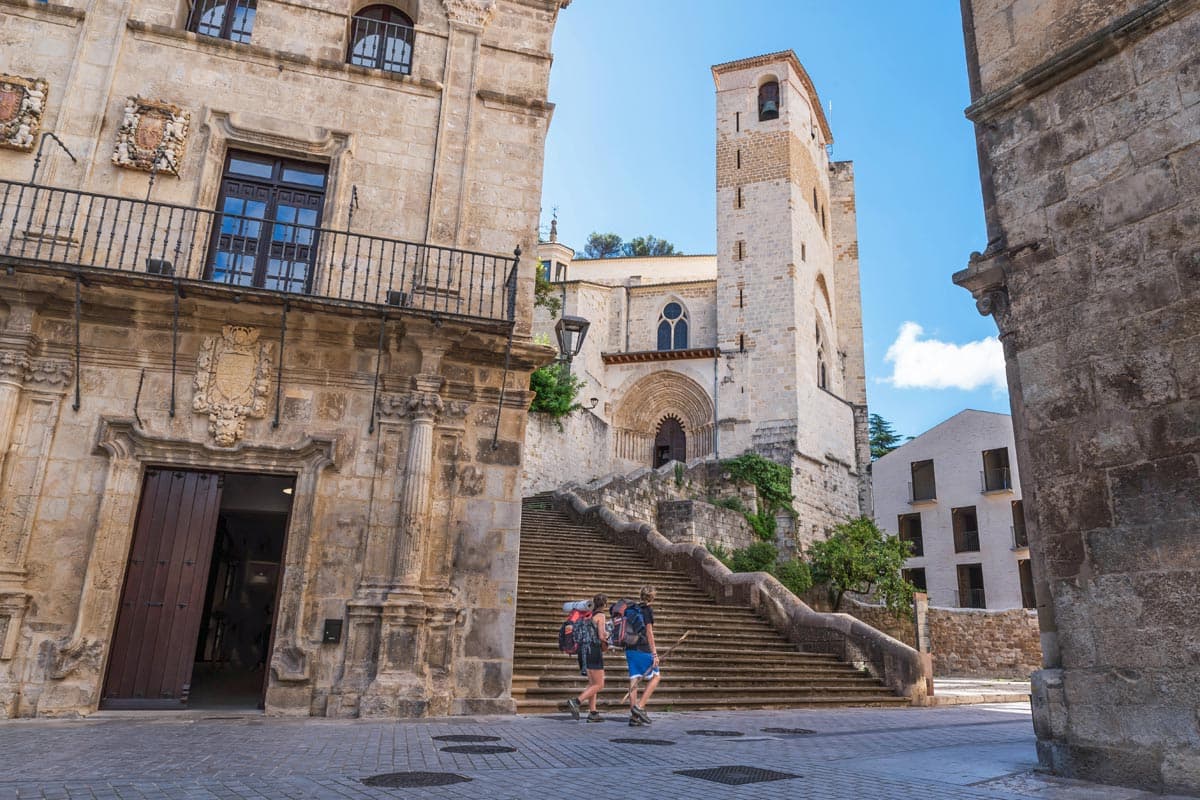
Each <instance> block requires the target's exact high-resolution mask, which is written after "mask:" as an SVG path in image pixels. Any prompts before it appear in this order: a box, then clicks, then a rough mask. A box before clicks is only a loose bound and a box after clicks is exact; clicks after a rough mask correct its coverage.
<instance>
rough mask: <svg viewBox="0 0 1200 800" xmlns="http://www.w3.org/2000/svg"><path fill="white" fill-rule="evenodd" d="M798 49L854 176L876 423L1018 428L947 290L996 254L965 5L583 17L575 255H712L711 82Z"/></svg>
mask: <svg viewBox="0 0 1200 800" xmlns="http://www.w3.org/2000/svg"><path fill="white" fill-rule="evenodd" d="M788 48H791V49H794V50H795V51H796V53H797V55H799V57H800V60H801V62H802V63H803V64H804V66H805V68H806V69H807V70H808V73H809V74H810V75H811V76H812V79H813V82H814V83H815V84H816V87H817V91H818V92H819V93H820V95H821V101H822V103H823V104H824V106H825V109H826V111H827V113H828V114H829V117H830V124H831V126H832V128H833V134H834V139H835V144H834V146H833V156H834V158H835V159H836V160H851V161H854V162H855V174H856V177H857V187H858V226H859V245H860V257H861V270H862V286H863V312H864V328H865V331H864V336H865V349H866V357H867V381H868V387H867V391H868V400H869V403H870V406H871V410H872V411H873V412H876V413H879V414H882V415H883V416H884V417H886V418H888V419H889V420H891V421H892V422H893V423H894V424H895V426H896V428H897V430H898V431H900V432H901V433H906V434H914V435H915V434H918V433H921V432H923V431H925V430H927V429H928V428H931V427H933V426H934V425H936V424H937V423H938V422H940V421H942V420H943V419H946V418H947V417H949V416H951V415H953V414H954V413H956V412H958V411H960V410H962V409H963V408H978V409H984V410H989V411H1002V412H1005V413H1007V412H1008V410H1009V408H1008V396H1007V393H1006V392H1005V391H1004V390H1003V388H1001V387H1002V386H1003V376H1002V372H1001V369H1002V367H1001V365H1000V363H999V359H998V355H997V354H998V349H999V345H998V344H997V343H996V342H995V341H994V337H995V334H996V329H995V325H994V324H993V323H992V321H991V320H990V319H988V318H984V317H981V316H979V314H978V313H977V312H976V311H975V304H974V302H973V301H972V299H971V297H970V295H969V293H967V292H966V291H965V290H963V289H960V288H958V287H957V286H955V285H954V284H953V283H951V281H950V276H951V274H952V273H953V272H955V271H956V270H959V269H962V268H963V267H964V266H965V265H966V263H967V258H968V256H969V255H970V253H971V251H973V250H982V249H983V248H984V246H985V244H986V239H987V237H986V234H985V228H984V221H983V209H982V201H981V199H980V193H979V177H978V167H977V162H976V155H975V144H974V134H973V132H972V126H971V125H970V123H969V122H968V121H967V120H966V119H965V118H964V117H963V109H964V108H965V107H966V106H967V104H968V102H969V93H968V88H967V75H966V66H965V64H966V62H965V60H964V56H963V42H962V23H961V20H960V18H959V13H958V9H957V4H956V3H954V4H951V3H942V2H929V1H928V0H921V2H917V3H895V2H891V1H890V0H843V2H838V3H817V2H809V0H738V2H730V1H729V0H720V1H718V0H693V2H685V0H575V2H574V3H572V4H571V6H570V7H569V8H567V9H566V10H565V11H563V12H562V15H561V17H560V21H559V26H558V30H557V33H556V35H555V40H554V52H555V61H554V68H553V71H552V77H551V82H550V99H551V100H552V101H553V102H555V103H557V105H558V108H557V110H556V111H555V114H554V120H553V123H552V124H551V126H550V137H549V140H548V142H547V147H546V173H545V186H544V189H543V195H542V204H543V216H544V221H545V222H547V223H548V222H549V219H550V211H551V209H552V208H553V207H556V206H557V208H558V215H559V238H560V240H561V241H563V242H564V243H565V244H568V245H570V246H573V247H575V248H577V249H580V250H582V248H583V245H584V243H585V241H586V239H587V235H588V234H589V233H590V232H592V231H594V230H598V231H605V232H607V231H612V232H614V233H618V234H620V235H622V236H624V237H625V238H626V239H629V238H632V237H633V236H637V235H645V234H654V235H655V236H659V237H661V238H665V239H668V240H670V241H672V242H674V243H675V244H676V245H677V246H678V247H679V248H681V249H682V250H683V251H684V252H686V253H711V252H713V251H714V246H715V244H714V243H715V237H716V233H715V230H716V208H715V189H714V184H715V175H714V172H715V167H714V148H715V131H714V89H713V82H712V75H711V73H710V71H709V67H710V66H711V65H713V64H717V63H721V62H723V61H731V60H734V59H738V58H746V57H750V56H754V55H759V54H762V53H770V52H774V51H777V50H786V49H788ZM906 323H911V324H910V325H907V327H906ZM913 325H916V326H920V330H919V331H918V329H917V328H914V327H913ZM902 329H903V330H902ZM985 340H988V341H985ZM889 350H891V352H892V355H893V356H894V359H893V360H892V361H888V360H887V355H888V353H889ZM889 381H890V382H889ZM901 384H908V385H904V386H902V385H901ZM972 385H975V386H976V388H957V387H969V386H972ZM932 387H944V388H932Z"/></svg>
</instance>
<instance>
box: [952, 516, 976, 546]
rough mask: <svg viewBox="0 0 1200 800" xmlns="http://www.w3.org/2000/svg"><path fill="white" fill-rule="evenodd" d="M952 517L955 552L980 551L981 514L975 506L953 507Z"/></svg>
mask: <svg viewBox="0 0 1200 800" xmlns="http://www.w3.org/2000/svg"><path fill="white" fill-rule="evenodd" d="M950 517H951V519H952V520H953V521H954V552H956V553H977V552H979V516H978V515H977V514H976V513H975V506H966V507H964V508H956V509H953V510H952V511H951V512H950Z"/></svg>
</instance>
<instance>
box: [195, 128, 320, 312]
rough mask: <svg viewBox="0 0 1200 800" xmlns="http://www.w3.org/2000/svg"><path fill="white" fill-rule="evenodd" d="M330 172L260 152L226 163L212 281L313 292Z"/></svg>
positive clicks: (211, 252) (212, 252)
mask: <svg viewBox="0 0 1200 800" xmlns="http://www.w3.org/2000/svg"><path fill="white" fill-rule="evenodd" d="M325 180H326V170H325V167H324V166H323V165H321V164H308V163H305V162H302V161H292V160H290V159H284V158H274V157H271V156H262V155H258V154H256V153H242V152H237V151H232V152H230V154H229V157H228V159H227V160H226V165H225V174H224V175H223V177H222V180H221V195H220V199H219V201H218V209H219V210H220V214H221V216H220V218H219V221H218V223H217V227H216V230H214V231H213V243H212V246H211V248H210V250H209V263H208V274H207V278H208V280H211V281H216V282H218V283H228V284H235V285H238V286H253V287H256V288H260V289H274V290H276V291H282V292H294V293H297V294H303V293H307V292H308V291H309V288H310V286H311V282H312V274H311V273H312V267H313V264H314V263H315V259H316V254H317V246H318V239H319V233H320V231H319V226H320V224H321V210H322V208H323V206H324V203H325Z"/></svg>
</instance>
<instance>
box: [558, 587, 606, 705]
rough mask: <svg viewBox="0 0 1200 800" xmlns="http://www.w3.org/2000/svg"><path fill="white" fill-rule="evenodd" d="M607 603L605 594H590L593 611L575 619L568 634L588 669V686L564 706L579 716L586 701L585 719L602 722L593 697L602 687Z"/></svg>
mask: <svg viewBox="0 0 1200 800" xmlns="http://www.w3.org/2000/svg"><path fill="white" fill-rule="evenodd" d="M607 604H608V597H607V596H605V595H603V594H598V595H596V596H595V597H593V598H592V609H593V611H592V612H591V614H590V616H588V617H583V618H581V619H579V620H578V621H576V622H575V623H574V624H573V626H572V629H571V636H572V637H573V639H574V643H575V644H576V645H577V646H578V648H579V651H578V652H579V657H580V659H581V661H582V663H583V666H584V667H585V668H586V669H587V679H588V685H587V688H586V689H584V690H583V691H582V692H580V693H579V697H572V698H571V699H570V700H568V701H567V708H569V709H570V711H571V716H572V717H573V718H575V719H576V720H578V719H579V711H580V708H581V707H582V706H583V704H584V703H587V707H588V716H587V721H588V722H601V721H603V717H601V716H600V712H599V711H597V710H596V697H597V696H598V695H599V694H600V692H601V691H602V690H603V689H604V650H605V649H606V648H607V647H608V638H609V635H610V634H609V630H608V628H609V625H608V619H607V617H605V614H604V607H605V606H606V605H607ZM567 624H570V622H569V621H568V623H564V629H565V627H566V625H567ZM559 638H560V640H561V639H562V638H563V636H562V635H561V632H560V636H559ZM560 646H561V641H560Z"/></svg>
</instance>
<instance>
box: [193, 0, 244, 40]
mask: <svg viewBox="0 0 1200 800" xmlns="http://www.w3.org/2000/svg"><path fill="white" fill-rule="evenodd" d="M257 14H258V0H197V1H196V3H195V5H193V6H192V10H191V12H189V13H188V20H187V29H188V30H189V31H192V32H194V33H198V34H200V35H202V36H213V37H215V38H217V39H228V40H229V41H231V42H239V43H242V44H245V43H246V42H249V41H250V35H251V33H252V32H253V30H254V18H255V16H257Z"/></svg>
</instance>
